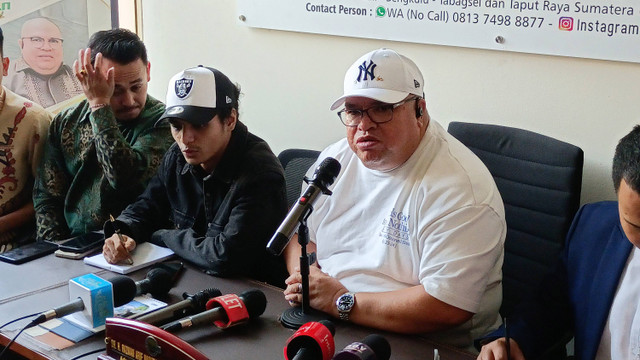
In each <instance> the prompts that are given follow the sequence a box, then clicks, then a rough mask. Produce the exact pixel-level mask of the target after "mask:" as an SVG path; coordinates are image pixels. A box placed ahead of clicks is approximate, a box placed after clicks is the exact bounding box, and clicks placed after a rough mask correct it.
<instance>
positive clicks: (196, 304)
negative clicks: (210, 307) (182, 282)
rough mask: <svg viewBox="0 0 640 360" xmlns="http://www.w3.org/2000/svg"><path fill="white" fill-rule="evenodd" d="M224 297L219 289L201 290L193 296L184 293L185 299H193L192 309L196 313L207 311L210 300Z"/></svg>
mask: <svg viewBox="0 0 640 360" xmlns="http://www.w3.org/2000/svg"><path fill="white" fill-rule="evenodd" d="M220 295H222V291H220V290H219V289H217V288H207V289H204V290H200V291H198V292H197V293H195V294H193V295H189V294H187V293H183V294H182V297H183V298H184V299H191V307H192V309H193V310H194V312H203V311H205V310H207V302H208V301H209V299H211V298H214V297H217V296H220Z"/></svg>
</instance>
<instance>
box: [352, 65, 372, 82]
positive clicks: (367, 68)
mask: <svg viewBox="0 0 640 360" xmlns="http://www.w3.org/2000/svg"><path fill="white" fill-rule="evenodd" d="M375 68H376V64H375V63H374V62H373V60H369V65H367V61H366V60H365V61H363V62H362V65H360V66H359V67H358V69H359V70H360V73H359V74H358V78H357V79H356V81H358V82H360V81H367V80H373V79H375V77H376V76H375V74H374V73H373V71H374V70H375ZM363 74H364V77H363V76H362V75H363ZM367 77H369V78H368V79H367Z"/></svg>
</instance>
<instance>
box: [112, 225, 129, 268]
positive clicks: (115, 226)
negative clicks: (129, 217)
mask: <svg viewBox="0 0 640 360" xmlns="http://www.w3.org/2000/svg"><path fill="white" fill-rule="evenodd" d="M109 219H110V220H111V224H112V225H113V229H114V230H115V232H116V235H118V239H120V244H122V247H123V248H124V251H125V252H126V253H127V264H129V265H133V259H132V258H131V254H129V250H127V247H126V246H125V242H124V238H123V237H122V233H121V232H120V228H119V227H118V226H117V225H116V219H114V218H113V215H111V214H109Z"/></svg>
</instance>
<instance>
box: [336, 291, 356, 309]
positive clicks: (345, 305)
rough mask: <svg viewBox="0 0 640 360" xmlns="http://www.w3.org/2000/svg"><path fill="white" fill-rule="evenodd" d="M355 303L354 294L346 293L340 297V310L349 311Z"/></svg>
mask: <svg viewBox="0 0 640 360" xmlns="http://www.w3.org/2000/svg"><path fill="white" fill-rule="evenodd" d="M354 303H355V298H354V297H353V294H349V293H346V294H344V295H342V296H340V297H339V298H338V311H349V310H351V308H352V307H353V304H354Z"/></svg>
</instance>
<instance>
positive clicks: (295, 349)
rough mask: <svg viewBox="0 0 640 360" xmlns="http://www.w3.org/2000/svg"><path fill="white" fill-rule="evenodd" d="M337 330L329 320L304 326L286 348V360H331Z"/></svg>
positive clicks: (292, 337) (290, 339) (292, 336)
mask: <svg viewBox="0 0 640 360" xmlns="http://www.w3.org/2000/svg"><path fill="white" fill-rule="evenodd" d="M335 333H336V329H335V327H334V326H333V323H332V322H331V321H328V320H320V321H318V322H315V321H312V322H308V323H306V324H304V325H302V326H301V327H300V328H299V329H298V331H296V332H295V333H294V334H293V335H291V337H290V338H289V340H287V345H285V347H284V358H285V360H330V359H331V356H333V353H334V352H335V343H334V341H333V335H334V334H335Z"/></svg>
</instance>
